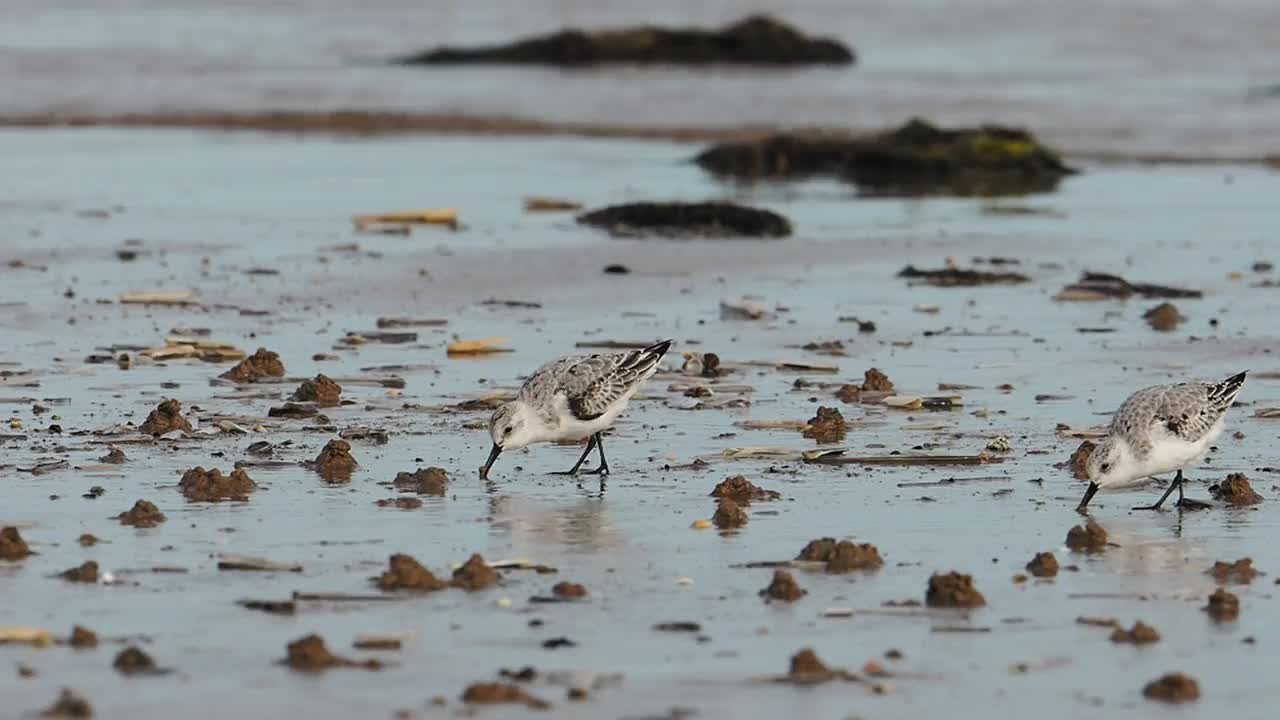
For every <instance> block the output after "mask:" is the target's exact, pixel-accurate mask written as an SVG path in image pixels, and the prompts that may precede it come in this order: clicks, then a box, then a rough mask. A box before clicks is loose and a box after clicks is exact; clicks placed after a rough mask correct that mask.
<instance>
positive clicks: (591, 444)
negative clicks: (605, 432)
mask: <svg viewBox="0 0 1280 720" xmlns="http://www.w3.org/2000/svg"><path fill="white" fill-rule="evenodd" d="M597 437H599V436H598V435H592V436H591V439H590V440H588V441H587V449H586V450H583V451H582V456H581V457H579V458H578V462H576V463H574V464H573V467H571V468H569V469H568V470H561V471H558V472H553V473H551V474H552V475H577V474H578V468H580V467H582V463H583V461H585V460H586V459H587V456H588V455H590V454H591V451H592V450H594V449H595V448H596V443H597V442H599V441H598V440H597V439H596V438H597ZM601 457H603V452H602V453H601Z"/></svg>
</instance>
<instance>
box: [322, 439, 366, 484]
mask: <svg viewBox="0 0 1280 720" xmlns="http://www.w3.org/2000/svg"><path fill="white" fill-rule="evenodd" d="M358 464H359V463H357V462H356V459H355V458H354V457H352V455H351V443H349V442H347V441H346V440H336V439H335V440H330V441H329V442H328V443H327V444H326V445H325V446H324V447H323V448H321V450H320V454H319V455H317V456H316V459H315V462H314V463H313V467H314V468H315V471H316V472H317V473H319V474H320V477H322V478H324V479H325V480H328V481H329V482H346V481H348V480H350V479H351V473H353V472H355V469H356V466H357V465H358Z"/></svg>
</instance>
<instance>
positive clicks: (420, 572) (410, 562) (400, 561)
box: [376, 553, 449, 592]
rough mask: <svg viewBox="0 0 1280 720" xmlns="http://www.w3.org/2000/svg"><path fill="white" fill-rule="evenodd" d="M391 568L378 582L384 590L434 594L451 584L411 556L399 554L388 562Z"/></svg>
mask: <svg viewBox="0 0 1280 720" xmlns="http://www.w3.org/2000/svg"><path fill="white" fill-rule="evenodd" d="M388 565H389V567H388V568H387V570H386V571H385V572H383V573H382V575H381V576H380V577H378V578H377V580H376V582H377V585H378V587H379V588H380V589H382V590H387V591H390V590H413V591H415V592H434V591H436V590H443V589H445V588H447V587H449V583H447V582H445V581H444V580H441V579H440V578H437V577H436V576H435V575H433V574H432V573H431V571H430V570H428V569H426V568H425V567H423V566H422V564H421V563H419V562H418V561H417V560H415V559H413V558H412V557H411V556H409V555H405V554H403V553H397V554H395V555H392V556H391V559H390V560H389V561H388Z"/></svg>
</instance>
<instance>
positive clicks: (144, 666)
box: [112, 645, 159, 675]
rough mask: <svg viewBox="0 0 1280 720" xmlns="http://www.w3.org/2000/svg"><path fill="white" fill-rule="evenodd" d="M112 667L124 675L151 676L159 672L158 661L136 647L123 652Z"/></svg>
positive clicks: (132, 646) (133, 646)
mask: <svg viewBox="0 0 1280 720" xmlns="http://www.w3.org/2000/svg"><path fill="white" fill-rule="evenodd" d="M112 667H114V668H115V669H116V670H118V671H119V672H120V673H121V674H124V675H150V674H153V673H156V672H158V671H159V668H157V667H156V661H155V660H152V659H151V656H150V655H148V654H146V653H144V652H142V650H140V649H139V648H138V647H137V646H135V645H130V646H129V647H127V648H125V649H124V650H121V651H120V653H119V654H118V655H116V659H115V661H114V662H112Z"/></svg>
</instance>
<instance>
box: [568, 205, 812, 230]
mask: <svg viewBox="0 0 1280 720" xmlns="http://www.w3.org/2000/svg"><path fill="white" fill-rule="evenodd" d="M577 220H578V222H579V223H581V224H583V225H590V226H592V227H598V228H603V229H605V230H608V231H609V232H610V233H611V234H613V235H617V236H622V237H636V236H647V235H653V236H659V237H670V238H681V237H703V238H731V237H751V238H767V237H774V238H778V237H786V236H788V235H790V234H791V222H790V221H789V220H787V219H786V218H785V217H783V216H782V215H779V214H778V213H775V212H773V211H771V210H763V209H760V208H753V207H747V206H745V205H737V204H734V203H729V202H700V203H684V202H665V203H659V202H638V203H627V204H624V205H611V206H609V207H605V208H601V209H599V210H592V211H591V212H587V213H583V214H582V215H579V216H578V218H577Z"/></svg>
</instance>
